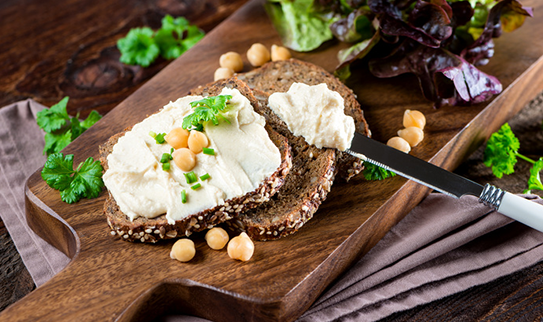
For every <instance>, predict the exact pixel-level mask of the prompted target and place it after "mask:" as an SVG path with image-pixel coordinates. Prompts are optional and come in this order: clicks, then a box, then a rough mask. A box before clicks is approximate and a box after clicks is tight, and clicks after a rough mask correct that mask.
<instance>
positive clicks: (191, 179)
mask: <svg viewBox="0 0 543 322" xmlns="http://www.w3.org/2000/svg"><path fill="white" fill-rule="evenodd" d="M184 175H185V180H187V184H191V183H195V182H196V181H198V177H197V176H196V174H195V173H194V171H191V172H187V173H185V174H184Z"/></svg>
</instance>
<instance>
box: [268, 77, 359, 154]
mask: <svg viewBox="0 0 543 322" xmlns="http://www.w3.org/2000/svg"><path fill="white" fill-rule="evenodd" d="M269 106H270V108H271V109H272V110H273V111H274V113H275V114H277V115H278V116H279V117H280V118H281V119H282V120H283V121H284V122H285V123H286V124H287V126H288V128H289V130H290V131H291V132H292V133H293V134H294V135H296V136H302V137H304V139H305V141H306V142H307V143H309V144H313V145H315V146H316V147H317V148H323V147H325V148H336V149H338V150H341V151H345V150H347V149H348V148H350V147H351V141H352V140H353V136H354V132H355V125H354V119H353V118H352V117H351V116H348V115H345V113H344V109H345V104H344V101H343V97H341V95H339V93H338V92H335V91H331V90H329V89H328V86H327V85H326V84H319V85H314V86H310V85H306V84H302V83H294V84H292V85H291V86H290V88H289V90H288V92H286V93H273V94H272V95H270V98H269Z"/></svg>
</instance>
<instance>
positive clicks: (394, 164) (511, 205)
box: [346, 133, 543, 232]
mask: <svg viewBox="0 0 543 322" xmlns="http://www.w3.org/2000/svg"><path fill="white" fill-rule="evenodd" d="M346 152H347V153H349V154H351V155H354V156H356V157H358V158H360V159H362V160H363V161H366V162H369V163H372V164H375V165H377V166H380V167H382V168H384V169H387V170H390V171H392V172H394V173H396V174H398V175H401V176H403V177H405V178H407V179H410V180H413V181H415V182H418V183H420V184H423V185H425V186H427V187H430V188H432V189H435V190H437V191H439V192H441V193H444V194H446V195H449V196H452V197H455V198H460V197H462V196H464V195H473V196H476V197H479V201H480V202H482V203H484V204H485V205H486V206H488V207H490V208H493V209H495V210H497V211H498V212H499V213H501V214H503V215H505V216H508V217H510V218H512V219H514V220H516V221H519V222H521V223H523V224H525V225H527V226H529V227H532V228H534V229H536V230H539V231H541V232H543V206H542V205H540V204H538V203H535V202H532V201H530V200H527V199H524V198H522V197H519V196H517V195H514V194H511V193H509V192H507V191H504V190H502V189H500V188H497V187H495V186H493V185H490V184H486V185H484V186H483V185H480V184H478V183H476V182H473V181H471V180H469V179H467V178H464V177H462V176H459V175H457V174H454V173H452V172H449V171H447V170H445V169H442V168H440V167H438V166H435V165H433V164H431V163H429V162H426V161H423V160H421V159H418V158H416V157H414V156H412V155H410V154H407V153H404V152H402V151H399V150H397V149H394V148H391V147H389V146H387V145H385V144H382V143H380V142H378V141H375V140H373V139H370V138H368V137H366V136H364V135H361V134H359V133H355V135H354V138H353V141H352V143H351V148H350V149H348V150H347V151H346Z"/></svg>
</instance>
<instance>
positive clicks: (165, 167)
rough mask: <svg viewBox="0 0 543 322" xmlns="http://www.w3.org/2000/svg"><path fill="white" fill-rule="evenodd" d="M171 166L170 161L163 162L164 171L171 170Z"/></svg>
mask: <svg viewBox="0 0 543 322" xmlns="http://www.w3.org/2000/svg"><path fill="white" fill-rule="evenodd" d="M170 168H171V166H170V162H165V163H162V170H164V171H169V170H170Z"/></svg>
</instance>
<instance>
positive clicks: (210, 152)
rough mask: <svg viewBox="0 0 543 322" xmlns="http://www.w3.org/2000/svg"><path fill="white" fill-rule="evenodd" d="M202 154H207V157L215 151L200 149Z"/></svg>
mask: <svg viewBox="0 0 543 322" xmlns="http://www.w3.org/2000/svg"><path fill="white" fill-rule="evenodd" d="M202 152H203V153H204V154H207V155H215V150H213V149H211V148H203V149H202Z"/></svg>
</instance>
